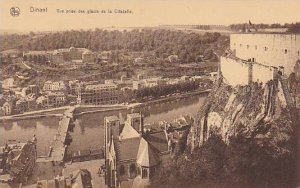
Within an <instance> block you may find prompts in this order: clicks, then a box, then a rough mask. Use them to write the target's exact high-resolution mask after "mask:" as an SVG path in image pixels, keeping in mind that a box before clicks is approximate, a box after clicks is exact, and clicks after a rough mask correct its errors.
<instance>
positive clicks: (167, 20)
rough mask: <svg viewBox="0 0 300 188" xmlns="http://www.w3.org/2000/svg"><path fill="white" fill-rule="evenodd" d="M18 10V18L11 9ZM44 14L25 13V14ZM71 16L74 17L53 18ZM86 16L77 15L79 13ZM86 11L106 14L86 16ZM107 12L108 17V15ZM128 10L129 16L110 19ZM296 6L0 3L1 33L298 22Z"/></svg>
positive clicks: (136, 0)
mask: <svg viewBox="0 0 300 188" xmlns="http://www.w3.org/2000/svg"><path fill="white" fill-rule="evenodd" d="M12 7H18V8H19V9H20V15H19V16H11V15H10V9H11V8H12ZM31 7H33V8H47V12H30V8H31ZM57 9H60V10H64V11H66V10H74V11H75V13H65V12H64V13H58V12H57ZM79 9H80V10H84V11H85V13H78V10H79ZM88 10H98V11H101V10H104V11H106V13H94V14H87V11H88ZM108 10H111V11H112V13H107V11H108ZM115 10H130V11H131V12H132V13H123V14H120V13H114V11H115ZM299 10H300V0H186V1H184V0H181V1H180V0H147V1H146V0H0V30H7V31H20V32H28V31H57V30H71V29H94V28H103V27H112V26H114V27H144V26H158V25H166V24H170V25H172V24H207V25H210V24H213V25H229V24H232V23H245V22H248V20H251V22H252V23H268V24H271V23H292V22H297V21H298V22H300V11H299Z"/></svg>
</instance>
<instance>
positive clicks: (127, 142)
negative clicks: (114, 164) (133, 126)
mask: <svg viewBox="0 0 300 188" xmlns="http://www.w3.org/2000/svg"><path fill="white" fill-rule="evenodd" d="M115 143H116V144H115V150H116V152H117V156H118V158H119V159H118V160H120V161H123V160H132V159H136V158H137V153H138V150H139V145H140V137H135V138H128V139H123V140H120V141H118V142H115Z"/></svg>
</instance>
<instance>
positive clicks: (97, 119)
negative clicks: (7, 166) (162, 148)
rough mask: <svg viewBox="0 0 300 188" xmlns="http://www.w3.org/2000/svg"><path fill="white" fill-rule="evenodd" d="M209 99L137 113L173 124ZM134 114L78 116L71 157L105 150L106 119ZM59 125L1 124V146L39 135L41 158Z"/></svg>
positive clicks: (33, 121)
mask: <svg viewBox="0 0 300 188" xmlns="http://www.w3.org/2000/svg"><path fill="white" fill-rule="evenodd" d="M205 98H206V95H197V96H192V97H189V98H184V99H179V100H176V101H171V102H165V103H161V104H153V105H150V106H147V107H144V108H138V109H134V112H142V113H143V114H144V117H145V118H144V121H145V123H157V122H159V121H172V120H174V119H175V118H177V117H179V116H180V115H185V114H187V115H191V116H194V115H196V113H197V111H198V110H199V108H200V106H201V105H202V104H203V102H204V100H205ZM132 111H133V110H131V111H129V110H119V111H110V112H96V113H89V114H84V115H80V116H77V117H76V120H75V127H74V130H73V131H72V132H70V135H71V137H72V142H71V145H70V146H69V148H68V153H71V152H73V151H76V150H83V149H97V148H101V147H102V146H103V141H104V137H103V136H104V131H103V128H104V126H103V120H104V117H105V116H110V115H118V116H121V117H123V118H126V114H127V113H130V112H132ZM58 122H59V118H58V117H51V118H49V117H44V118H38V119H28V120H16V121H1V122H0V123H1V126H0V145H4V144H5V143H6V142H7V141H9V140H20V141H26V140H28V139H31V138H32V136H33V134H35V135H36V137H37V140H38V144H37V150H38V155H39V156H41V155H46V153H47V151H48V148H49V146H50V145H51V142H52V140H53V138H54V135H55V133H56V131H57V128H58Z"/></svg>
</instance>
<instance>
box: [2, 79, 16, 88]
mask: <svg viewBox="0 0 300 188" xmlns="http://www.w3.org/2000/svg"><path fill="white" fill-rule="evenodd" d="M14 87H15V79H14V78H7V79H4V80H3V81H2V89H3V90H10V89H12V88H14Z"/></svg>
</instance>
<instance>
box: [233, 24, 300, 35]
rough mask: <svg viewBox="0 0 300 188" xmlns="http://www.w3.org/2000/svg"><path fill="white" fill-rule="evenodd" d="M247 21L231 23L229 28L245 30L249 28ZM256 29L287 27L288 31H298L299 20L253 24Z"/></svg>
mask: <svg viewBox="0 0 300 188" xmlns="http://www.w3.org/2000/svg"><path fill="white" fill-rule="evenodd" d="M249 26H250V25H249V23H241V24H231V25H229V28H230V29H232V30H235V31H239V30H245V29H246V28H249ZM253 26H254V27H255V28H256V29H272V28H287V29H288V30H287V32H288V33H300V22H296V23H285V24H279V23H274V24H263V23H261V24H253Z"/></svg>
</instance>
